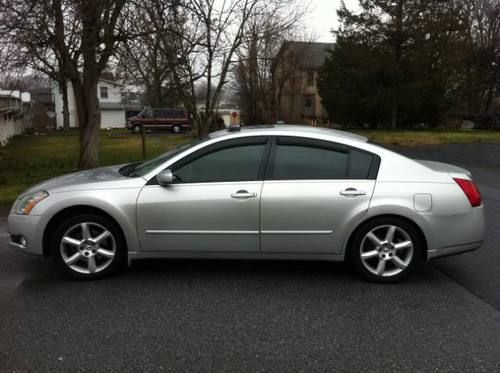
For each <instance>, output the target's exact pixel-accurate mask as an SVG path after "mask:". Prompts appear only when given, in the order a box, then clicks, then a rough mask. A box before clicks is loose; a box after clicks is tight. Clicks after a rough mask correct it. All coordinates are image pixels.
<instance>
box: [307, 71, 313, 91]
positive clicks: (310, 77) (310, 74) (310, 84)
mask: <svg viewBox="0 0 500 373" xmlns="http://www.w3.org/2000/svg"><path fill="white" fill-rule="evenodd" d="M307 86H308V87H314V71H308V72H307Z"/></svg>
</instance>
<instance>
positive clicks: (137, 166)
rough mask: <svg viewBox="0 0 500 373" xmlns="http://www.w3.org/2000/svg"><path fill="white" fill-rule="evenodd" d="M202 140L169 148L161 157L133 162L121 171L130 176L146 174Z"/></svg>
mask: <svg viewBox="0 0 500 373" xmlns="http://www.w3.org/2000/svg"><path fill="white" fill-rule="evenodd" d="M201 142H202V141H201V140H197V141H194V142H191V143H189V144H184V145H180V146H177V147H175V148H173V149H172V150H169V151H168V152H166V153H164V154H162V155H160V156H159V157H156V158H153V159H151V160H150V161H147V162H143V163H132V164H130V165H127V166H125V167H122V168H121V169H120V173H121V174H122V175H124V176H129V177H140V176H144V175H146V174H147V173H149V172H151V171H153V170H154V169H155V168H157V167H158V166H160V165H161V164H163V163H165V162H166V161H168V160H169V159H171V158H173V157H175V156H176V155H177V154H179V153H181V152H183V151H184V150H187V149H189V148H191V147H193V146H195V145H198V144H199V143H201Z"/></svg>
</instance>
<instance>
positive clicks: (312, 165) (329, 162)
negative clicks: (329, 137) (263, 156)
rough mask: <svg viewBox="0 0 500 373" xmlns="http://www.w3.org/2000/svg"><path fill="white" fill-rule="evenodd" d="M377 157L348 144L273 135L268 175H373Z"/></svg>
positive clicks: (300, 177)
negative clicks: (275, 137)
mask: <svg viewBox="0 0 500 373" xmlns="http://www.w3.org/2000/svg"><path fill="white" fill-rule="evenodd" d="M377 161H378V157H377V156H375V155H373V154H371V153H368V152H365V151H362V150H358V149H355V148H351V147H349V146H345V145H341V144H335V143H331V142H328V141H322V140H312V139H306V138H292V137H280V138H278V139H276V143H275V148H274V162H272V163H271V166H270V170H269V172H268V178H270V179H275V180H308V179H309V180H321V179H333V180H335V179H375V178H376V175H377V172H378V162H377Z"/></svg>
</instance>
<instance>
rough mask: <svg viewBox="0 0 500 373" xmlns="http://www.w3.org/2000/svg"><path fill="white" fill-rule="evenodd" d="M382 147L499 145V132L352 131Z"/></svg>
mask: <svg viewBox="0 0 500 373" xmlns="http://www.w3.org/2000/svg"><path fill="white" fill-rule="evenodd" d="M353 132H355V133H358V134H360V135H363V136H366V137H368V139H369V140H370V141H372V142H375V143H379V144H382V145H400V146H417V145H439V144H455V143H473V142H487V143H500V132H493V131H478V130H474V131H467V130H420V131H418V130H416V131H415V130H357V131H353Z"/></svg>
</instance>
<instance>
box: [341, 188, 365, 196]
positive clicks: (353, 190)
mask: <svg viewBox="0 0 500 373" xmlns="http://www.w3.org/2000/svg"><path fill="white" fill-rule="evenodd" d="M340 194H341V195H342V196H345V197H357V196H364V195H366V192H365V191H364V190H357V189H356V188H347V189H344V190H343V191H342V192H340Z"/></svg>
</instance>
